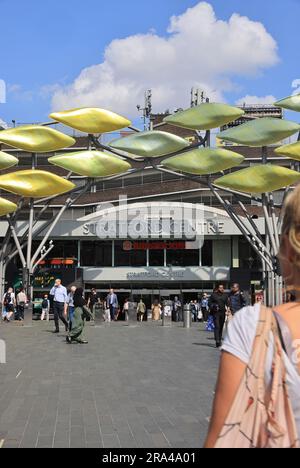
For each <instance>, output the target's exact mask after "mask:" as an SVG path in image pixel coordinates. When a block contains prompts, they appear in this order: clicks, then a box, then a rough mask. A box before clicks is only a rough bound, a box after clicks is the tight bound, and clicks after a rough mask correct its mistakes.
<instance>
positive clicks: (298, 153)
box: [275, 141, 300, 161]
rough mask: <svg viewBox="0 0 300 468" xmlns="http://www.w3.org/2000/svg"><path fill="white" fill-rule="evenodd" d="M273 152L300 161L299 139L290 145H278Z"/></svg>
mask: <svg viewBox="0 0 300 468" xmlns="http://www.w3.org/2000/svg"><path fill="white" fill-rule="evenodd" d="M275 153H276V154H279V155H281V156H286V157H288V158H290V159H295V160H296V161H300V141H297V143H292V144H291V145H284V146H280V148H276V149H275Z"/></svg>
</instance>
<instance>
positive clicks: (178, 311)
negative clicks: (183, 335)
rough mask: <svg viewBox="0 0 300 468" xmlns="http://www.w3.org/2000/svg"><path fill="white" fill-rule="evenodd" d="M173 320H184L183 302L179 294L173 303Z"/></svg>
mask: <svg viewBox="0 0 300 468" xmlns="http://www.w3.org/2000/svg"><path fill="white" fill-rule="evenodd" d="M173 321H174V322H182V321H183V313H182V303H181V301H180V300H179V298H178V296H176V297H175V298H174V303H173Z"/></svg>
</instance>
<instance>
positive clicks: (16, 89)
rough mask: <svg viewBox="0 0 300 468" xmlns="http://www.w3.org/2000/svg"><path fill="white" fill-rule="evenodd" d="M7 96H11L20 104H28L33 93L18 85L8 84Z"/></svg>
mask: <svg viewBox="0 0 300 468" xmlns="http://www.w3.org/2000/svg"><path fill="white" fill-rule="evenodd" d="M7 91H8V94H10V95H12V96H13V99H14V100H16V101H20V102H29V101H32V99H33V97H34V92H33V91H29V90H26V89H24V88H23V86H22V85H20V84H17V83H15V84H8V87H7Z"/></svg>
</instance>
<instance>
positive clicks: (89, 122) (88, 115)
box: [50, 107, 131, 134]
mask: <svg viewBox="0 0 300 468" xmlns="http://www.w3.org/2000/svg"><path fill="white" fill-rule="evenodd" d="M50 117H51V118H52V119H54V120H57V121H58V122H60V123H63V124H65V125H68V126H69V127H72V128H75V129H76V130H79V131H81V132H85V133H91V134H93V133H94V134H98V133H107V132H114V131H116V130H121V129H122V128H126V127H128V126H129V125H130V124H131V122H130V120H128V119H126V118H125V117H122V116H121V115H118V114H115V113H114V112H111V111H108V110H105V109H100V108H97V107H84V108H81V109H71V110H68V111H64V112H53V113H52V114H50Z"/></svg>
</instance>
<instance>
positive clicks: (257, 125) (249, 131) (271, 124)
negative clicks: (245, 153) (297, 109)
mask: <svg viewBox="0 0 300 468" xmlns="http://www.w3.org/2000/svg"><path fill="white" fill-rule="evenodd" d="M299 130H300V125H298V124H297V123H295V122H291V121H289V120H281V119H274V118H268V117H266V118H261V119H256V120H251V121H250V122H247V123H245V124H243V125H239V126H237V127H233V128H229V129H228V130H225V131H224V132H221V133H219V134H218V135H217V137H218V138H219V139H221V140H225V141H230V142H233V143H238V144H240V145H246V146H267V145H272V144H274V143H277V142H278V141H281V140H284V139H285V138H288V137H290V136H292V135H293V134H294V133H296V132H298V131H299Z"/></svg>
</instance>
